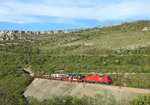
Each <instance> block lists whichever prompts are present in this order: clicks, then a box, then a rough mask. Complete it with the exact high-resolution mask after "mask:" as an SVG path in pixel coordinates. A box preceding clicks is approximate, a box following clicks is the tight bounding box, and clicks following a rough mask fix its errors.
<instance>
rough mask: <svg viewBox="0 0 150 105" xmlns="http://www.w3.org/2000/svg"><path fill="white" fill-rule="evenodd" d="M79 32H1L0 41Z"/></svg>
mask: <svg viewBox="0 0 150 105" xmlns="http://www.w3.org/2000/svg"><path fill="white" fill-rule="evenodd" d="M74 31H77V30H57V31H39V32H38V31H36V32H34V31H0V40H14V39H15V37H16V36H22V35H46V34H61V33H70V32H74Z"/></svg>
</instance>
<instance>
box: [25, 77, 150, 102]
mask: <svg viewBox="0 0 150 105" xmlns="http://www.w3.org/2000/svg"><path fill="white" fill-rule="evenodd" d="M147 93H150V90H149V89H139V88H129V87H121V88H119V87H118V86H110V85H102V84H91V83H81V82H79V83H78V82H70V81H58V80H48V79H39V78H35V79H34V80H33V81H32V83H31V84H30V85H29V86H28V87H27V89H26V91H25V92H24V96H25V97H27V96H30V97H35V98H37V99H39V100H41V101H42V100H44V99H49V98H52V97H54V96H64V95H71V96H76V97H82V96H83V95H87V96H93V95H94V94H102V95H103V94H108V95H110V97H111V96H114V97H115V98H116V100H117V101H129V100H130V99H132V98H134V97H136V96H137V95H138V94H147Z"/></svg>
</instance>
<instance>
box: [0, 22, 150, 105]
mask: <svg viewBox="0 0 150 105" xmlns="http://www.w3.org/2000/svg"><path fill="white" fill-rule="evenodd" d="M6 32H10V31H6ZM11 32H12V34H10V36H9V35H6V39H7V40H1V41H0V78H1V81H0V94H3V95H2V97H1V98H0V103H5V104H8V105H9V104H10V105H12V103H14V102H15V103H18V104H20V103H24V105H26V103H27V102H26V98H25V97H24V96H23V94H22V93H23V92H24V90H25V88H26V87H27V86H28V84H29V83H30V82H31V81H32V79H31V78H30V77H29V76H27V75H25V74H22V70H23V69H24V68H29V69H30V70H31V71H32V72H34V73H35V74H47V75H48V74H51V73H62V72H70V73H79V72H80V73H93V74H97V73H113V74H110V75H111V77H112V78H113V82H114V84H113V85H118V79H117V78H118V75H117V72H118V71H119V72H121V73H122V75H121V76H122V84H121V85H122V86H129V87H139V88H150V80H149V77H150V74H149V73H150V65H149V62H150V21H136V22H129V23H122V24H117V25H108V26H103V27H95V28H89V29H82V30H77V31H73V32H72V31H71V32H69V33H59V34H57V33H55V34H54V33H51V34H49V33H47V32H45V33H44V34H38V35H35V34H20V33H19V34H18V33H17V34H16V35H15V36H11V35H14V34H13V32H14V31H11ZM17 32H22V31H17ZM2 33H3V32H2ZM4 33H5V32H4ZM29 33H30V32H29ZM7 34H8V33H7ZM12 39H13V40H12ZM130 73H133V74H132V76H131V75H130ZM126 74H129V75H126ZM18 80H20V81H18ZM133 80H134V81H133ZM16 84H17V85H16ZM15 90H16V91H15ZM18 94H19V95H18ZM8 100H11V102H8Z"/></svg>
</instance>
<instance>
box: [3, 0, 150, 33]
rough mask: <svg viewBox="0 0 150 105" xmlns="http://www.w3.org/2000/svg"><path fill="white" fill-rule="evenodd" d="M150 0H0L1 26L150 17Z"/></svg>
mask: <svg viewBox="0 0 150 105" xmlns="http://www.w3.org/2000/svg"><path fill="white" fill-rule="evenodd" d="M149 5H150V0H0V30H28V31H48V30H67V29H81V28H90V27H96V26H103V25H107V24H113V23H120V22H129V21H137V20H149V19H150V6H149Z"/></svg>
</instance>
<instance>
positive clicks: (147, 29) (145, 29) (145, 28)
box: [142, 27, 150, 31]
mask: <svg viewBox="0 0 150 105" xmlns="http://www.w3.org/2000/svg"><path fill="white" fill-rule="evenodd" d="M149 30H150V28H148V27H144V28H143V29H142V31H149Z"/></svg>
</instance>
